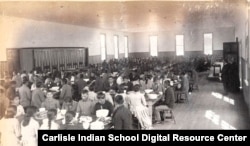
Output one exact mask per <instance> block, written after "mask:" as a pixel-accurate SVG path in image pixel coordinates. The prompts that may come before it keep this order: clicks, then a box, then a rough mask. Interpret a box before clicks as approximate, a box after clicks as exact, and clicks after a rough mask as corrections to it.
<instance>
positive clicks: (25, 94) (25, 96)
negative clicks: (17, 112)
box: [18, 76, 31, 110]
mask: <svg viewBox="0 0 250 146" xmlns="http://www.w3.org/2000/svg"><path fill="white" fill-rule="evenodd" d="M28 85H29V80H28V78H27V77H26V76H24V77H23V85H22V86H21V87H20V88H19V90H18V91H19V96H20V104H21V105H22V106H23V108H24V110H26V108H27V107H28V106H30V105H31V91H30V88H29V87H28Z"/></svg>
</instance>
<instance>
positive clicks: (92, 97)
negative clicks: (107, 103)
mask: <svg viewBox="0 0 250 146" xmlns="http://www.w3.org/2000/svg"><path fill="white" fill-rule="evenodd" d="M88 94H89V100H91V101H93V102H97V94H96V93H95V92H94V86H89V93H88Z"/></svg>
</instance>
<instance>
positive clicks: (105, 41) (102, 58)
mask: <svg viewBox="0 0 250 146" xmlns="http://www.w3.org/2000/svg"><path fill="white" fill-rule="evenodd" d="M102 36H103V37H104V49H105V50H104V51H103V50H102V49H103V45H102ZM100 49H101V61H104V60H106V59H107V39H106V34H105V33H102V34H100ZM103 52H104V53H103Z"/></svg>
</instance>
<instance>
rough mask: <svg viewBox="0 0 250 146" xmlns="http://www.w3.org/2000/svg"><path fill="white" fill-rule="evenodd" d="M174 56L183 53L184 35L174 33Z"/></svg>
mask: <svg viewBox="0 0 250 146" xmlns="http://www.w3.org/2000/svg"><path fill="white" fill-rule="evenodd" d="M175 40H176V41H175V42H176V56H183V55H184V35H176V37H175Z"/></svg>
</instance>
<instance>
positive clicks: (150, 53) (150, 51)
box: [149, 35, 158, 57]
mask: <svg viewBox="0 0 250 146" xmlns="http://www.w3.org/2000/svg"><path fill="white" fill-rule="evenodd" d="M152 37H153V38H154V37H155V38H156V54H155V55H154V54H153V53H152V48H151V38H152ZM152 54H153V55H152ZM149 55H150V56H151V57H158V36H157V35H150V36H149Z"/></svg>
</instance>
